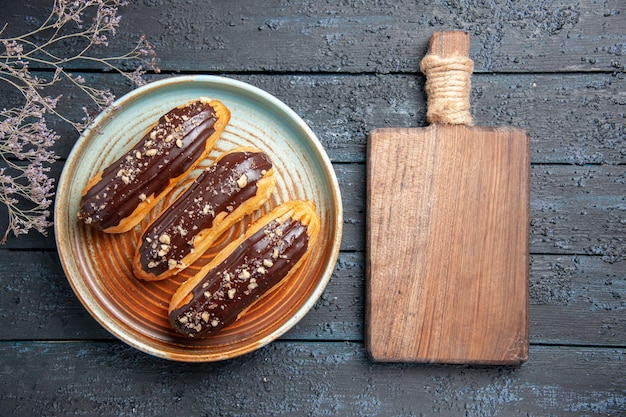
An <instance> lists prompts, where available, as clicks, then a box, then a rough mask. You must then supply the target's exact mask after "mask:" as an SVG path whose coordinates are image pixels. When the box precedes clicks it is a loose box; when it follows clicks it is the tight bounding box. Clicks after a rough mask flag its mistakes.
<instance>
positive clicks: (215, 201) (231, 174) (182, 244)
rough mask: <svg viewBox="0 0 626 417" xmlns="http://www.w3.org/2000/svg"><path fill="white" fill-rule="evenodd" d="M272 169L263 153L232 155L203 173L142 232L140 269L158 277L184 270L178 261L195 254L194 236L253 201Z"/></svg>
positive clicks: (236, 153)
mask: <svg viewBox="0 0 626 417" xmlns="http://www.w3.org/2000/svg"><path fill="white" fill-rule="evenodd" d="M271 168H272V163H271V162H270V160H269V158H268V156H267V155H266V154H264V153H262V152H234V153H229V154H226V155H224V156H223V157H222V158H221V159H220V160H219V161H218V162H217V163H216V164H213V165H211V166H210V167H208V168H207V169H205V170H204V171H203V172H202V173H201V174H200V175H199V176H198V178H196V180H195V181H194V182H193V184H192V185H191V186H190V187H189V188H188V189H187V190H186V191H185V192H184V193H183V194H182V195H181V196H180V197H179V198H178V199H177V200H176V201H175V202H174V203H173V204H172V205H171V206H170V207H169V208H168V209H167V210H166V211H165V212H164V213H163V214H161V215H160V217H159V218H158V219H157V220H155V221H154V223H152V224H151V225H150V227H149V228H148V230H146V232H144V234H143V236H142V240H141V242H142V243H141V248H140V250H139V251H140V254H141V255H140V262H141V267H142V269H143V270H144V271H146V272H150V273H153V274H155V275H159V274H162V273H163V272H165V271H167V270H168V269H173V268H176V267H184V266H186V265H181V261H182V259H183V258H184V257H185V256H187V255H188V254H189V253H190V252H191V251H192V250H194V242H193V239H194V238H195V236H196V235H197V234H198V233H199V232H200V231H202V230H204V229H209V228H211V227H212V226H213V222H214V220H215V216H216V215H217V214H219V213H221V212H225V213H231V212H233V211H234V210H235V209H236V208H237V207H239V206H240V205H241V204H242V203H243V202H244V201H246V200H248V199H250V198H252V197H254V196H255V195H256V193H257V181H259V180H260V179H261V178H262V177H263V176H264V175H265V173H266V172H267V171H269V170H270V169H271ZM228 215H229V214H227V216H226V217H228Z"/></svg>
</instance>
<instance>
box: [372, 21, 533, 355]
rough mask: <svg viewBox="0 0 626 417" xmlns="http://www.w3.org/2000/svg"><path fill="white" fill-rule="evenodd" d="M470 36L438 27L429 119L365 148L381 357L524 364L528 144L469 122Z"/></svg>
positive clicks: (375, 345)
mask: <svg viewBox="0 0 626 417" xmlns="http://www.w3.org/2000/svg"><path fill="white" fill-rule="evenodd" d="M469 51H470V38H469V35H468V34H467V33H465V32H460V31H451V32H435V33H434V34H433V35H432V36H431V38H430V42H429V49H428V54H427V56H426V57H425V58H424V60H423V61H422V66H421V69H422V71H423V72H424V73H425V75H426V86H425V89H426V92H427V95H428V112H427V119H428V122H429V123H431V126H429V127H428V128H422V129H407V128H405V129H401V128H396V129H394V128H388V129H378V130H375V131H373V132H371V133H370V135H369V142H368V149H367V151H368V152H367V156H368V159H367V180H368V181H367V208H368V215H367V237H366V242H367V271H366V280H367V304H366V317H365V320H366V322H365V327H366V343H367V346H368V349H369V352H370V355H371V356H372V358H373V359H374V360H379V361H394V362H397V361H416V362H436V363H479V364H519V363H521V362H523V361H525V360H526V359H527V356H528V340H529V339H528V337H529V336H528V327H529V325H528V303H529V301H528V277H529V256H530V255H529V228H530V226H529V215H530V213H529V210H530V148H529V145H530V141H529V137H528V135H527V134H526V132H524V131H523V130H521V129H515V128H489V127H476V126H470V125H472V124H473V120H472V117H471V113H470V110H469V107H470V100H469V99H470V77H471V74H472V71H473V62H472V61H471V60H470V59H469Z"/></svg>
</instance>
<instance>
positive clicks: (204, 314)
mask: <svg viewBox="0 0 626 417" xmlns="http://www.w3.org/2000/svg"><path fill="white" fill-rule="evenodd" d="M209 318H210V315H209V313H208V312H206V311H203V312H202V321H203V322H205V323H208V322H209Z"/></svg>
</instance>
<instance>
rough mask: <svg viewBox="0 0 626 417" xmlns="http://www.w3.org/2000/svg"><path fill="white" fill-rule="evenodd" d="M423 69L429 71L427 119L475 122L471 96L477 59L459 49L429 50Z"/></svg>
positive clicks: (447, 121) (455, 122)
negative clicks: (437, 52)
mask: <svg viewBox="0 0 626 417" xmlns="http://www.w3.org/2000/svg"><path fill="white" fill-rule="evenodd" d="M420 69H421V71H422V73H423V74H424V75H426V85H425V88H426V96H427V98H428V100H427V106H428V107H427V111H426V120H427V121H428V123H430V124H433V123H441V124H451V125H468V126H471V125H473V124H474V121H473V120H472V115H471V114H470V99H469V96H470V88H471V76H472V72H473V71H474V61H472V60H471V59H470V58H469V57H467V56H463V55H461V54H458V53H455V54H453V55H450V56H447V57H441V56H439V55H434V54H427V55H426V56H424V58H423V59H422V63H421V65H420Z"/></svg>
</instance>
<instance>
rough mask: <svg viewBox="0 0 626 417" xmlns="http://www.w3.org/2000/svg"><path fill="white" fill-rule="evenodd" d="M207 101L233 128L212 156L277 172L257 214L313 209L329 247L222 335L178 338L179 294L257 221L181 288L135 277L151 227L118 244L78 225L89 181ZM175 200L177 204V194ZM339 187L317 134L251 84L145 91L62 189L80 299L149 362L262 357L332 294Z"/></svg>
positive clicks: (185, 81)
mask: <svg viewBox="0 0 626 417" xmlns="http://www.w3.org/2000/svg"><path fill="white" fill-rule="evenodd" d="M200 96H205V97H210V98H213V99H217V100H220V101H222V102H223V103H224V104H225V105H226V106H227V107H228V108H229V109H230V111H231V120H230V123H229V124H228V126H227V127H226V129H225V131H224V133H223V134H222V136H221V137H220V139H219V140H218V142H217V144H216V146H215V148H214V150H213V151H212V152H211V154H210V155H209V158H208V160H207V161H204V162H203V164H208V163H210V162H211V160H212V159H214V158H215V157H216V156H217V155H218V154H219V153H221V152H224V151H226V150H228V149H231V148H234V147H236V146H243V145H246V146H255V147H257V148H259V149H261V150H262V151H264V152H266V153H267V154H268V155H269V156H270V158H271V159H272V162H273V164H274V166H275V169H276V172H277V184H276V190H275V191H274V194H273V196H272V198H271V199H270V201H269V202H268V203H266V205H265V206H264V207H263V208H262V209H261V210H260V211H259V213H257V215H260V214H262V213H264V212H267V211H268V210H270V209H271V208H272V207H274V206H276V205H278V204H280V203H282V202H285V201H288V200H295V199H306V200H310V201H312V202H313V203H314V204H315V206H316V208H317V212H318V215H319V216H320V220H321V230H320V239H319V241H318V243H317V246H316V247H315V248H314V250H313V252H312V254H311V256H310V257H309V259H308V261H307V262H306V263H305V264H304V265H303V266H302V268H300V269H299V271H298V272H297V273H296V274H294V275H293V276H292V277H291V278H290V279H289V282H283V283H281V284H280V288H279V290H278V291H273V292H272V293H270V294H269V295H268V296H267V297H263V298H262V299H261V300H259V301H258V302H257V303H256V304H254V305H253V307H252V308H250V309H249V310H248V311H247V312H246V314H245V315H244V316H243V317H241V318H240V320H238V321H237V322H236V323H235V324H233V325H231V326H229V327H228V328H226V329H224V330H223V331H222V332H220V333H218V334H217V335H214V336H210V337H207V338H203V339H189V338H186V337H184V336H180V335H178V334H177V333H175V332H174V331H173V330H172V329H171V328H170V326H169V324H168V321H167V307H168V305H169V300H170V297H171V295H172V294H173V292H174V291H175V290H176V288H177V287H178V285H180V283H181V282H183V281H184V280H185V279H187V278H188V277H189V276H191V275H192V274H193V273H194V272H195V271H197V270H198V268H200V267H201V266H202V265H203V264H205V263H206V262H208V261H209V260H210V259H211V258H212V257H213V256H214V255H215V253H216V252H217V251H219V249H220V248H221V247H223V246H224V245H226V244H227V243H228V242H229V241H230V240H231V239H233V238H235V237H236V236H238V235H239V234H241V233H242V232H243V231H244V230H245V228H246V226H247V224H249V223H250V222H251V221H253V220H254V218H255V217H256V216H257V215H254V216H248V217H247V218H245V219H244V220H242V222H240V223H239V224H237V225H235V226H234V227H233V228H232V229H231V230H230V231H229V232H227V233H226V234H225V235H224V236H223V238H222V239H221V240H220V242H218V243H217V244H216V245H215V246H214V247H213V248H212V249H210V250H209V251H208V252H207V254H206V255H205V256H203V257H202V258H201V259H200V260H199V261H198V262H197V263H196V264H194V265H192V266H191V267H189V268H187V269H186V270H184V271H182V272H181V273H180V274H178V275H177V276H176V277H175V278H173V279H167V280H165V281H159V282H152V283H150V282H144V281H139V280H137V279H135V278H134V277H133V275H132V266H131V259H132V256H133V253H134V248H135V244H136V241H137V240H138V237H139V236H140V234H141V230H142V227H145V226H146V224H147V222H148V220H149V219H150V218H152V217H154V216H156V215H157V214H158V212H159V211H160V210H162V205H159V206H157V207H156V208H155V209H154V210H153V211H152V212H151V213H150V214H149V215H148V216H147V218H146V220H145V221H144V222H142V224H141V225H139V226H137V227H136V228H135V229H133V230H132V231H130V232H127V233H124V234H120V235H110V234H104V233H101V232H98V231H96V230H94V229H91V228H89V227H87V226H85V225H84V224H82V223H81V222H79V221H78V220H77V217H76V213H77V211H78V206H79V201H80V197H81V193H82V190H83V188H84V187H85V184H86V183H87V181H88V180H89V179H90V178H91V177H92V176H93V175H95V174H96V173H97V172H99V171H101V170H102V169H104V168H105V167H106V166H107V165H109V164H110V163H111V162H113V161H114V160H116V159H117V158H118V157H119V156H121V155H122V154H124V153H125V152H126V151H127V150H128V149H130V148H131V147H132V145H133V144H134V143H135V142H136V141H138V140H139V139H140V137H141V135H142V134H143V132H144V131H145V130H146V129H147V128H148V127H149V126H150V125H151V124H152V123H154V122H155V121H156V120H157V119H158V118H159V116H160V115H162V114H163V113H165V112H167V111H168V110H170V109H171V108H173V107H175V106H178V105H180V104H182V103H185V102H187V101H189V100H192V99H194V98H198V97H200ZM174 193H175V192H172V194H171V195H170V196H168V197H166V199H165V201H167V200H168V199H171V198H173V194H174ZM342 216H343V215H342V206H341V197H340V193H339V186H338V183H337V179H336V177H335V173H334V171H333V169H332V166H331V164H330V161H329V159H328V157H327V155H326V153H325V152H324V150H323V148H322V146H321V145H320V143H319V141H318V139H317V138H316V136H315V134H314V133H313V132H312V131H311V129H310V128H309V127H308V126H307V125H306V124H305V123H304V122H303V121H302V119H301V118H300V117H298V115H296V114H295V113H294V112H293V111H292V110H291V109H290V108H289V107H287V106H286V105H285V104H284V103H282V102H281V101H279V100H278V99H276V98H275V97H273V96H272V95H270V94H268V93H266V92H264V91H262V90H260V89H258V88H256V87H253V86H251V85H249V84H246V83H243V82H240V81H235V80H232V79H229V78H224V77H216V76H182V77H174V78H169V79H165V80H163V81H158V82H154V83H150V84H148V85H145V86H143V87H141V88H139V89H136V90H134V91H132V92H130V93H128V94H127V95H125V96H123V97H122V98H120V99H119V100H117V101H116V102H115V103H114V104H113V105H112V106H111V107H110V108H108V109H106V110H105V111H104V112H103V113H102V114H100V115H99V116H98V117H97V118H96V119H95V121H94V122H93V124H92V125H91V126H90V127H89V128H88V129H87V130H86V131H85V132H84V133H83V135H82V136H81V137H80V139H79V140H78V142H77V143H76V145H75V146H74V149H73V150H72V152H71V154H70V156H69V158H68V160H67V162H66V164H65V167H64V169H63V173H62V175H61V179H60V181H59V185H58V189H57V197H56V203H55V234H56V240H57V246H58V251H59V256H60V258H61V262H62V264H63V268H64V270H65V273H66V275H67V277H68V279H69V282H70V284H71V285H72V288H73V289H74V292H75V293H76V295H77V296H78V298H79V299H80V301H81V302H82V303H83V305H84V306H85V308H86V309H87V311H89V313H90V314H91V315H92V316H93V317H94V318H95V319H96V320H98V322H100V324H101V325H102V326H104V327H105V328H106V329H107V330H108V331H109V332H111V333H112V334H113V335H115V336H116V337H118V338H119V339H121V340H123V341H124V342H126V343H128V344H129V345H131V346H134V347H135V348H137V349H140V350H142V351H144V352H147V353H149V354H152V355H155V356H158V357H163V358H167V359H171V360H178V361H187V362H201V361H216V360H222V359H227V358H232V357H235V356H239V355H242V354H244V353H247V352H250V351H253V350H255V349H258V348H259V347H261V346H264V345H266V344H267V343H269V342H271V341H273V340H275V339H276V338H278V337H279V336H280V335H282V334H284V333H285V332H286V331H287V330H289V329H290V328H291V327H292V326H294V325H295V324H296V323H297V322H298V321H299V320H300V319H301V318H302V317H303V316H304V315H305V314H306V313H307V312H308V311H309V309H310V308H311V307H312V306H313V305H314V304H315V302H316V301H317V299H318V298H319V297H320V295H321V294H322V292H323V290H324V288H325V287H326V284H327V283H328V280H329V279H330V276H331V273H332V271H333V269H334V266H335V262H336V260H337V256H338V253H339V247H340V243H341V233H342V225H343V217H342Z"/></svg>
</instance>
